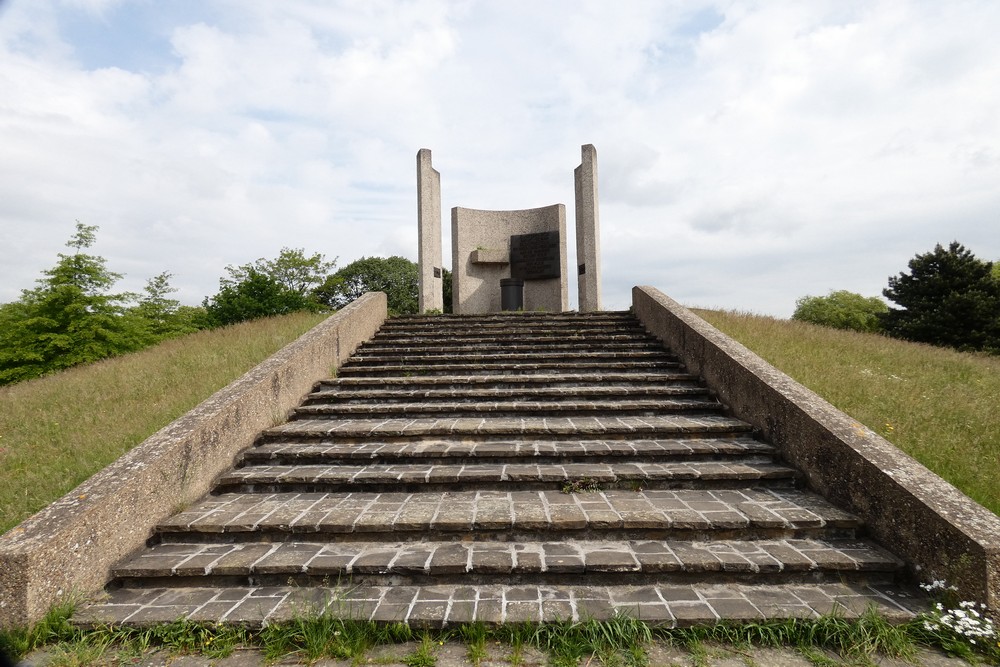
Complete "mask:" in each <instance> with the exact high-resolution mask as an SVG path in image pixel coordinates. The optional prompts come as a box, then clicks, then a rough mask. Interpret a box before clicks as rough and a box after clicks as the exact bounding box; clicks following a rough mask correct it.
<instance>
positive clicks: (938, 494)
mask: <svg viewBox="0 0 1000 667" xmlns="http://www.w3.org/2000/svg"><path fill="white" fill-rule="evenodd" d="M632 302H633V307H634V308H635V313H636V315H637V316H638V317H639V319H640V320H641V321H642V322H643V324H644V326H645V327H646V329H647V330H648V331H649V332H650V333H652V334H654V335H655V336H657V337H659V338H660V339H661V340H662V341H664V342H665V343H666V344H667V345H669V346H670V348H671V349H673V351H674V352H675V353H676V354H677V355H678V356H679V357H680V358H681V359H682V360H683V361H684V363H685V364H686V365H687V368H688V370H689V371H690V372H691V373H695V374H699V375H701V376H702V377H703V378H704V380H705V382H706V384H707V385H708V386H709V388H711V389H712V390H713V391H715V392H716V394H717V395H718V397H719V400H720V401H722V402H723V403H724V404H726V405H727V406H728V408H729V410H730V411H731V413H732V416H734V417H738V418H739V419H743V420H745V421H747V422H749V423H750V424H751V425H753V427H754V428H755V430H756V431H757V432H759V433H760V434H761V436H762V437H763V438H764V439H765V440H766V441H767V442H769V443H771V444H773V445H774V446H775V447H777V448H778V450H779V452H780V454H781V456H782V457H783V458H784V460H786V461H787V462H789V463H790V464H791V465H793V466H795V467H797V468H799V469H800V470H801V471H802V472H803V473H804V475H805V477H806V480H807V483H808V486H809V488H810V489H811V490H813V491H816V492H817V493H819V494H820V495H822V496H824V497H825V498H826V499H827V500H829V501H831V502H833V503H835V504H837V505H839V506H840V507H842V508H843V509H846V510H848V511H850V512H852V513H854V514H856V515H858V516H860V517H861V518H862V519H863V520H864V522H865V524H866V528H867V531H868V533H869V534H870V535H871V536H872V537H873V538H874V539H876V540H878V541H880V542H882V544H884V545H885V546H886V547H888V548H889V549H890V550H892V551H893V552H894V553H895V554H896V555H897V556H899V557H900V558H902V559H903V560H904V561H906V564H907V566H908V567H909V568H910V570H911V572H912V574H913V576H914V578H916V579H918V580H920V581H930V580H932V579H946V580H947V581H948V582H949V583H950V584H954V585H956V586H958V587H959V591H960V594H961V595H962V596H963V597H964V599H972V600H976V601H979V602H984V603H986V604H987V606H989V607H990V608H991V609H992V610H994V612H996V611H997V610H1000V517H997V516H996V515H995V514H993V513H992V512H990V511H989V510H987V509H986V508H984V507H982V506H981V505H979V504H977V503H976V502H974V501H972V500H971V499H970V498H968V497H967V496H965V495H964V494H963V493H962V492H961V491H959V490H958V489H956V488H955V487H954V486H952V485H951V484H949V483H948V482H946V481H944V480H943V479H941V478H940V477H938V476H937V475H935V474H934V473H932V472H931V471H930V470H928V469H927V468H925V467H924V466H923V465H921V464H920V463H918V462H917V461H916V460H914V459H913V458H912V457H910V456H908V455H907V454H905V453H903V452H902V451H901V450H899V449H898V448H897V447H895V446H894V445H893V444H892V443H890V442H888V441H887V440H885V439H884V438H882V437H881V436H879V435H877V434H876V433H874V432H873V431H871V430H870V429H868V428H866V427H865V426H863V425H861V424H859V423H858V422H857V421H855V420H853V419H851V418H850V417H849V416H847V415H845V414H844V413H843V412H841V411H839V410H837V409H836V408H835V407H833V406H832V405H830V404H829V403H828V402H826V401H825V400H823V399H822V398H820V397H819V396H817V395H816V394H815V393H813V392H812V391H810V390H808V389H806V388H805V387H803V386H802V385H801V384H799V383H798V382H796V381H795V380H793V379H792V378H790V377H788V376H787V375H785V374H784V373H782V372H781V371H779V370H777V369H776V368H774V367H773V366H771V365H770V364H768V363H767V362H766V361H764V360H763V359H761V358H760V357H758V356H757V355H756V354H754V353H753V352H751V351H750V350H748V349H747V348H745V347H744V346H742V345H740V344H739V343H737V342H736V341H734V340H732V339H731V338H729V337H728V336H725V335H724V334H722V333H721V332H719V331H718V330H717V329H715V328H714V327H713V326H711V325H710V324H708V323H707V322H705V321H704V320H702V319H701V318H699V317H698V316H697V315H695V314H694V313H692V312H691V311H689V310H688V309H686V308H684V307H683V306H681V305H680V304H678V303H677V302H676V301H674V300H673V299H671V298H669V297H668V296H666V295H665V294H663V293H662V292H660V291H659V290H657V289H655V288H653V287H635V288H633V290H632Z"/></svg>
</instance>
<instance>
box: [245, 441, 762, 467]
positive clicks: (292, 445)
mask: <svg viewBox="0 0 1000 667" xmlns="http://www.w3.org/2000/svg"><path fill="white" fill-rule="evenodd" d="M773 455H774V448H773V447H772V446H771V445H767V444H764V443H762V442H759V441H757V440H753V439H751V438H683V439H680V438H678V439H662V440H647V439H628V440H581V439H579V438H572V439H565V440H534V439H530V438H525V439H520V438H517V439H482V440H468V439H454V440H443V439H437V438H429V439H410V438H407V439H405V440H401V441H395V442H393V441H387V440H384V439H377V438H371V439H364V440H353V439H345V440H336V441H321V442H309V441H305V442H271V443H262V444H259V445H257V446H256V447H253V448H251V449H248V450H246V451H245V452H244V453H243V458H242V461H243V462H245V463H247V464H253V463H258V462H267V463H271V464H275V465H283V464H295V465H301V464H311V463H316V464H320V463H326V464H332V463H337V462H340V461H353V462H358V461H392V462H395V463H411V462H421V461H433V462H438V461H442V460H449V459H459V460H463V461H468V460H478V461H489V462H499V463H514V462H523V461H525V460H532V461H540V462H573V463H577V462H584V461H590V460H593V459H595V458H596V459H601V460H603V461H607V460H609V459H612V460H625V459H628V460H631V461H665V460H666V461H672V460H677V461H717V460H726V459H732V458H753V459H754V460H759V459H763V458H768V459H769V458H771V457H773Z"/></svg>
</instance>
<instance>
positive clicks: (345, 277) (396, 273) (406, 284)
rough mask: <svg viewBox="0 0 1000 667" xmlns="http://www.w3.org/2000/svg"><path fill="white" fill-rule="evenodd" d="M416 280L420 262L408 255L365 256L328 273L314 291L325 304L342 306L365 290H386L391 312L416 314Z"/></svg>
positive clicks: (334, 306)
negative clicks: (409, 257)
mask: <svg viewBox="0 0 1000 667" xmlns="http://www.w3.org/2000/svg"><path fill="white" fill-rule="evenodd" d="M417 283H418V273H417V265H416V264H415V263H414V262H411V261H410V260H408V259H406V258H405V257H396V256H394V257H362V258H361V259H359V260H356V261H354V262H351V263H350V264H348V265H347V266H345V267H344V268H342V269H340V270H339V271H337V272H336V273H334V274H333V275H331V276H329V277H328V278H327V279H326V281H325V282H324V283H323V284H322V285H320V286H319V287H318V288H317V289H316V290H315V292H314V293H315V295H316V297H317V299H319V300H320V301H321V302H322V303H324V304H326V305H328V306H330V307H332V308H343V307H344V306H346V305H347V304H349V303H350V302H351V301H354V300H355V299H357V298H358V297H360V296H361V295H362V294H364V293H365V292H385V294H386V297H388V307H389V312H390V313H393V314H401V313H415V312H417V308H418V304H419V301H418V298H417Z"/></svg>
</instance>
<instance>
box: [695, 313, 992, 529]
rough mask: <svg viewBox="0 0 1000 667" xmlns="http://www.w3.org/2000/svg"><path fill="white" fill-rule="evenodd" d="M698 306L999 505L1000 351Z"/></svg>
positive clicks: (979, 498)
mask: <svg viewBox="0 0 1000 667" xmlns="http://www.w3.org/2000/svg"><path fill="white" fill-rule="evenodd" d="M696 312H697V313H698V314H699V315H700V316H701V317H703V318H704V319H705V320H707V321H708V322H710V323H711V324H712V325H713V326H715V327H716V328H718V329H719V330H721V331H722V332H724V333H726V334H727V335H729V336H730V337H732V338H734V339H736V340H738V341H739V342H741V343H743V344H744V345H746V346H747V347H748V348H750V349H751V350H753V351H754V352H756V353H757V354H759V355H760V356H762V357H763V358H764V359H766V360H767V361H768V362H770V363H771V364H772V365H774V366H775V367H777V368H779V369H781V370H782V371H784V372H785V373H787V374H788V375H790V376H791V377H793V378H795V379H796V380H797V381H799V382H800V383H802V384H803V385H805V386H807V387H809V388H810V389H812V390H813V391H815V392H816V393H817V394H819V395H820V396H822V397H823V398H825V399H826V400H828V401H830V402H831V403H832V404H833V405H835V406H837V407H838V408H839V409H841V410H843V411H844V412H846V413H847V414H849V415H851V416H852V417H854V418H855V419H857V420H858V421H860V422H861V423H863V424H864V425H865V426H867V427H868V428H870V429H872V430H873V431H876V432H877V433H880V434H881V435H883V436H884V437H885V438H886V439H888V440H889V441H890V442H892V443H893V444H894V445H896V446H897V447H899V448H900V449H902V450H903V451H905V452H907V453H908V454H910V455H911V456H913V457H914V458H915V459H917V460H918V461H920V462H921V463H923V464H924V465H925V466H927V467H928V468H930V469H931V470H933V471H934V472H935V473H937V474H938V475H940V476H941V477H943V478H944V479H946V480H948V481H949V482H951V483H952V484H954V485H955V486H957V487H958V488H959V489H961V490H962V491H963V492H964V493H966V494H967V495H968V496H970V497H971V498H972V499H973V500H975V501H976V502H978V503H980V504H981V505H983V506H984V507H987V508H989V509H990V510H991V511H993V512H994V513H996V514H1000V415H998V407H1000V357H990V356H984V355H976V354H966V353H961V352H955V351H953V350H949V349H945V348H939V347H932V346H929V345H921V344H916V343H907V342H904V341H899V340H894V339H891V338H887V337H885V336H877V335H872V334H860V333H855V332H850V331H839V330H836V329H830V328H827V327H820V326H815V325H812V324H806V323H804V322H795V321H789V320H778V319H774V318H771V317H764V316H760V315H751V314H747V313H738V312H720V311H704V310H698V311H696Z"/></svg>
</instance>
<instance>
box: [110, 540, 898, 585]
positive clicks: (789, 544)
mask: <svg viewBox="0 0 1000 667" xmlns="http://www.w3.org/2000/svg"><path fill="white" fill-rule="evenodd" d="M901 568H902V563H901V562H900V561H899V560H898V559H896V558H895V557H894V556H892V555H890V554H889V553H888V552H886V551H884V550H883V549H880V548H879V547H877V546H874V545H872V544H870V543H868V542H864V541H858V540H758V541H754V542H747V541H739V540H724V541H703V542H691V541H685V540H608V541H593V540H582V541H577V540H569V541H559V542H556V541H539V542H435V541H427V542H309V541H301V542H277V543H269V542H247V543H239V544H205V543H202V542H179V543H171V544H158V545H154V546H152V547H150V548H149V549H147V550H145V551H143V552H142V553H140V554H138V555H136V556H134V557H133V558H131V559H129V560H127V561H125V562H123V563H121V564H119V565H117V566H116V567H115V568H114V570H113V574H114V576H115V577H118V578H120V579H122V580H123V581H122V584H123V585H126V586H137V585H141V586H175V585H178V584H181V585H184V584H187V585H193V584H194V582H195V581H196V579H195V578H201V585H210V584H211V583H212V582H211V581H209V580H208V578H209V577H211V578H214V579H222V578H225V579H226V580H227V581H232V580H233V579H237V580H242V581H239V582H238V583H239V584H240V585H244V586H246V585H252V584H253V583H257V584H260V583H264V582H268V581H269V582H270V583H271V584H272V585H273V584H275V583H276V584H279V585H282V584H286V583H288V580H289V578H295V577H299V578H305V577H307V578H309V579H308V580H309V582H310V583H313V584H315V583H317V582H316V581H315V579H320V580H321V579H322V578H330V579H333V580H336V581H348V580H349V581H350V582H351V583H352V585H389V584H390V583H394V584H396V585H400V584H401V583H402V584H412V583H416V582H422V583H427V584H430V585H435V584H444V583H454V584H456V585H469V584H484V583H534V584H540V583H547V584H553V583H559V582H560V581H561V580H567V579H568V580H569V583H576V582H578V581H579V579H578V578H579V576H580V575H588V579H590V578H593V579H594V581H593V582H592V583H595V584H596V583H601V582H603V583H612V582H615V581H616V580H617V581H618V583H625V582H629V583H632V584H633V585H636V584H648V583H654V582H655V583H661V584H663V583H667V582H673V583H684V582H687V583H692V582H694V581H705V580H711V581H714V582H716V583H733V582H746V583H761V582H763V581H770V582H772V583H789V582H795V581H799V582H801V581H812V582H816V581H818V580H820V579H822V578H827V579H831V578H832V579H834V580H837V581H846V580H851V581H881V582H890V581H892V580H893V579H894V578H895V577H896V576H897V575H898V574H899V572H900V570H901ZM390 578H391V581H390V580H389V579H390ZM299 583H300V584H305V583H306V581H300V582H299Z"/></svg>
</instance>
